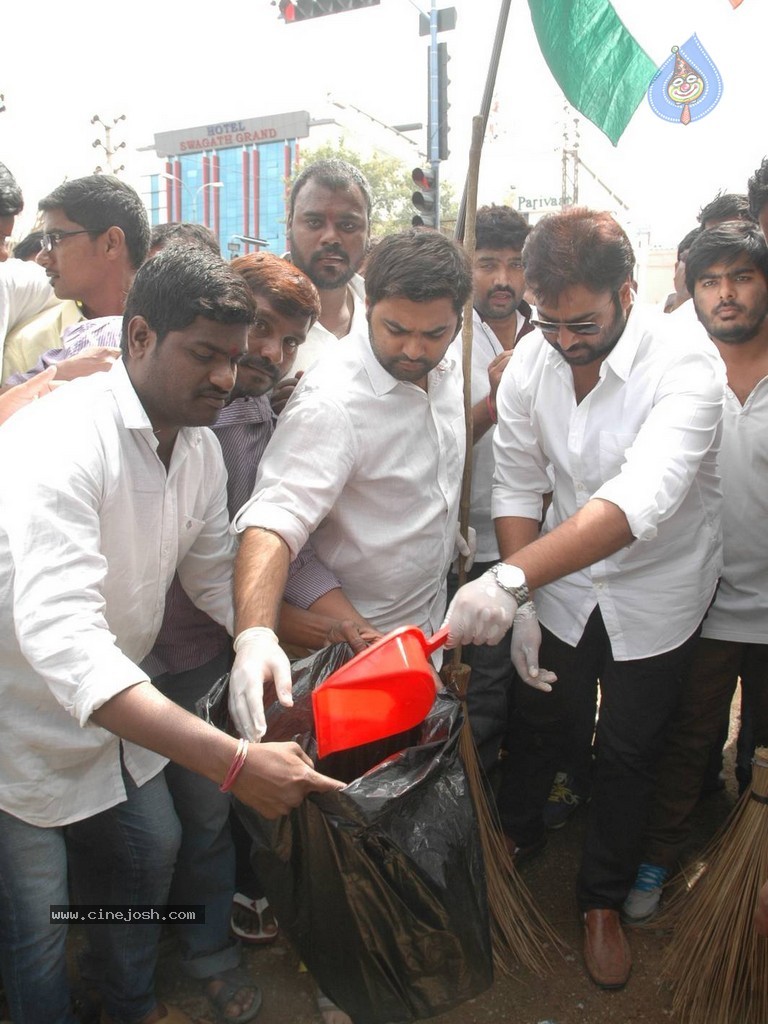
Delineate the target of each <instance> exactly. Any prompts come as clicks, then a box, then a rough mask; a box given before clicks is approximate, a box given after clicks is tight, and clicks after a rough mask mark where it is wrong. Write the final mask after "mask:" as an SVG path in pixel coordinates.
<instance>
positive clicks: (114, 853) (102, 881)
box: [0, 772, 180, 1024]
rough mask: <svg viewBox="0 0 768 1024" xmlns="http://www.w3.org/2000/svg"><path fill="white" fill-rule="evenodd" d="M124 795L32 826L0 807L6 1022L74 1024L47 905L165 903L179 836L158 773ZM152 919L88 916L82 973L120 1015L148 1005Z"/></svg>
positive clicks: (61, 937) (155, 933)
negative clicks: (94, 810) (79, 814)
mask: <svg viewBox="0 0 768 1024" xmlns="http://www.w3.org/2000/svg"><path fill="white" fill-rule="evenodd" d="M124 778H125V785H126V790H127V799H126V800H125V801H124V802H123V803H121V804H117V805H116V806H115V807H112V808H110V809H109V810H107V811H102V812H101V813H100V814H96V815H94V816H93V817H91V818H86V819H84V820H83V821H79V822H76V823H75V824H73V825H68V826H65V827H53V828H40V827H38V826H36V825H30V824H28V823H27V822H24V821H21V820H20V819H19V818H15V817H14V816H13V815H10V814H6V813H5V812H3V811H0V964H1V965H2V973H3V981H4V984H5V991H6V996H7V998H8V1002H9V1007H10V1012H11V1017H12V1019H13V1021H14V1024H75V1018H74V1016H73V1015H72V1011H71V1008H70V992H69V982H68V978H67V965H66V939H67V925H66V923H64V922H55V923H52V922H51V920H50V907H51V904H57V903H58V904H64V905H65V906H66V905H67V904H68V903H69V902H70V899H69V892H68V886H67V870H68V868H69V870H70V872H71V877H72V885H73V901H74V902H77V903H91V904H140V903H157V904H164V903H165V902H166V901H167V896H168V888H169V886H170V882H171V875H172V872H173V865H174V863H175V860H176V852H177V850H178V846H179V841H180V829H179V823H178V819H177V818H176V815H175V814H174V811H173V804H172V802H171V798H170V796H169V794H168V789H167V787H166V784H165V779H164V777H163V774H162V772H161V773H160V774H158V775H156V776H155V777H154V778H153V779H150V781H149V782H146V783H145V784H144V785H143V786H141V787H137V786H136V785H135V784H134V783H133V781H132V780H131V779H130V777H129V776H128V775H127V773H126V772H124ZM160 927H161V922H160V921H130V922H123V921H111V922H106V921H89V922H86V923H85V928H86V935H87V938H88V945H89V947H90V951H89V954H88V955H87V957H86V963H87V966H86V967H84V972H83V973H84V975H86V974H87V976H89V977H92V978H93V979H94V982H95V984H97V985H98V987H99V988H100V989H101V993H102V997H103V1006H104V1011H105V1012H106V1013H107V1014H108V1015H109V1016H110V1017H111V1018H112V1019H113V1020H114V1021H116V1022H119V1024H123V1022H126V1024H129V1022H132V1021H137V1020H140V1019H141V1018H142V1017H144V1016H145V1015H146V1014H148V1013H149V1012H150V1010H152V1009H153V1007H154V1006H155V1004H156V999H155V994H154V974H155V965H156V962H157V946H158V938H159V934H160Z"/></svg>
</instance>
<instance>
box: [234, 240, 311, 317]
mask: <svg viewBox="0 0 768 1024" xmlns="http://www.w3.org/2000/svg"><path fill="white" fill-rule="evenodd" d="M230 266H231V267H232V269H233V270H234V271H235V272H236V273H238V274H240V276H241V277H243V278H244V279H245V282H246V284H247V285H248V287H249V288H250V289H251V291H252V292H253V294H254V295H255V296H256V302H257V305H258V299H259V296H260V295H263V296H264V297H265V298H267V299H269V301H270V304H271V305H272V306H273V307H274V308H275V309H276V310H277V312H278V313H280V314H282V316H290V317H310V319H311V322H312V323H314V322H315V320H317V318H318V317H319V316H320V296H319V294H318V291H317V288H315V286H314V285H313V284H312V282H311V281H310V280H309V278H308V277H307V276H306V274H303V273H302V272H301V271H300V270H299V269H298V268H297V267H294V265H293V264H292V263H288V261H287V260H284V259H283V258H282V257H281V256H275V255H274V253H271V252H252V253H248V255H247V256H238V257H237V259H234V260H232V263H231V264H230Z"/></svg>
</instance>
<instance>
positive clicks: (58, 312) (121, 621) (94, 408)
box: [0, 158, 768, 1024]
mask: <svg viewBox="0 0 768 1024" xmlns="http://www.w3.org/2000/svg"><path fill="white" fill-rule="evenodd" d="M374 198H375V197H372V196H371V194H370V190H369V187H368V184H367V182H366V180H365V178H364V177H363V176H362V175H361V174H360V172H359V171H358V170H357V169H356V168H354V167H351V166H350V165H348V164H346V163H343V162H342V161H337V160H328V161H322V162H319V163H315V164H311V165H309V166H308V167H306V169H305V170H303V171H302V173H301V174H300V175H299V176H298V178H297V179H296V180H295V182H294V183H293V186H292V190H291V195H290V203H289V216H288V224H287V236H288V244H289V253H288V254H286V256H285V257H279V256H276V255H270V254H266V253H261V254H252V255H247V256H244V257H241V258H239V259H236V260H234V261H232V262H229V263H227V262H225V261H224V260H223V259H222V258H221V255H220V253H219V249H218V244H217V242H216V239H215V238H214V237H213V236H212V235H211V234H210V232H207V231H206V229H204V228H202V227H200V226H198V225H173V226H163V228H161V229H156V230H155V231H154V232H151V231H150V228H149V225H148V222H147V217H146V213H145V211H144V209H143V206H142V204H141V201H140V199H139V197H138V196H137V195H136V193H135V192H134V190H133V189H131V188H130V186H128V185H126V184H125V183H123V182H121V181H119V180H118V179H116V178H113V177H111V176H108V175H94V176H90V177H85V178H81V179H76V180H74V181H67V182H65V183H64V184H63V185H61V186H59V187H58V188H56V189H55V190H54V191H53V192H51V193H50V195H48V196H46V197H45V198H44V199H42V200H41V201H40V203H39V211H40V217H41V224H40V233H39V237H38V238H36V239H35V244H36V245H37V247H38V248H37V250H36V252H37V255H36V258H35V260H30V261H25V260H22V259H7V258H6V257H8V256H9V253H8V250H7V247H6V245H5V238H6V237H7V236H11V235H12V233H13V220H14V217H15V216H16V215H17V214H18V213H19V212H20V210H21V209H22V206H23V198H22V195H21V191H20V189H19V187H18V185H17V184H16V182H15V181H14V179H13V176H12V175H11V174H10V172H9V171H7V169H6V168H5V167H3V166H2V165H0V233H1V234H0V239H2V247H1V248H0V260H2V261H3V262H0V344H2V349H1V350H0V354H1V355H2V363H3V374H2V389H1V391H0V422H2V421H5V422H4V425H3V426H2V428H1V429H0V460H1V461H2V465H3V468H4V471H5V477H6V481H10V482H12V483H11V485H9V486H4V487H3V488H2V490H0V551H2V561H1V562H0V593H1V598H0V618H1V619H2V628H1V629H0V693H2V697H3V701H4V707H5V712H6V721H8V722H9V723H12V729H10V730H8V731H7V735H6V740H5V742H4V744H3V746H2V749H0V964H1V965H2V976H3V983H4V987H5V995H6V999H7V1001H8V1005H9V1009H10V1013H11V1017H12V1019H13V1020H14V1022H15V1024H29V1022H38V1021H39V1022H45V1024H52V1022H56V1024H59V1022H60V1024H74V1022H75V1021H78V1020H80V1021H93V1020H101V1021H105V1022H108V1024H139V1022H140V1024H155V1022H157V1021H165V1022H166V1024H174V1022H183V1021H186V1020H188V1018H187V1017H186V1016H185V1015H184V1014H183V1013H182V1012H181V1010H179V1009H178V1008H177V1007H173V1006H170V1005H167V1004H163V1003H160V1002H158V1000H157V998H156V996H155V988H154V975H155V968H156V962H157V952H158V943H159V938H160V927H161V926H160V922H159V921H158V920H156V919H149V920H138V921H137V920H134V921H131V922H124V921H123V922H120V921H104V920H93V921H87V922H86V932H87V940H88V946H87V950H86V953H85V954H84V956H83V957H82V959H81V962H80V963H79V965H78V969H79V978H80V981H79V983H78V985H77V986H76V987H75V988H73V985H72V983H71V981H70V978H69V974H68V968H67V958H66V947H67V926H66V923H65V922H62V921H54V920H52V918H51V912H50V911H51V907H52V906H66V905H68V904H70V903H71V904H73V905H77V906H82V907H98V906H107V905H109V906H114V905H119V906H125V907H130V906H138V905H154V906H164V905H178V906H182V905H189V904H199V903H203V904H204V905H205V908H206V916H205V923H204V924H203V925H196V924H191V923H190V924H188V923H185V922H178V924H177V926H176V927H175V932H176V935H177V939H178V946H179V952H180V959H181V968H182V969H183V970H184V971H185V972H186V973H187V974H188V975H190V976H191V977H193V978H197V979H199V980H200V982H201V984H202V987H203V991H204V992H205V994H206V995H207V997H208V999H209V1000H210V1002H211V1005H212V1008H213V1010H214V1012H216V1013H217V1014H218V1017H219V1019H221V1020H223V1021H247V1020H250V1019H252V1018H254V1017H255V1016H256V1014H257V1013H258V1012H259V1008H260V1003H261V994H260V992H259V990H258V988H257V987H256V985H255V983H254V980H253V979H252V978H251V976H250V975H249V973H248V972H247V970H245V969H244V967H243V966H242V964H241V941H245V942H256V943H259V942H269V941H271V940H273V939H274V937H275V935H276V931H277V926H276V924H275V922H274V920H273V919H272V917H271V914H270V910H269V905H268V901H267V898H266V896H265V894H264V892H262V890H261V889H260V887H259V880H258V879H257V878H255V877H254V876H253V874H252V872H251V871H250V868H249V865H248V851H247V843H246V844H245V846H244V844H243V841H242V836H239V835H238V831H237V826H236V823H235V822H234V821H233V820H232V818H231V815H230V798H229V794H230V792H231V793H234V794H235V796H236V797H237V798H238V799H239V800H240V801H242V802H243V803H245V804H247V805H249V806H251V807H253V808H255V809H256V810H257V811H258V812H260V813H261V814H263V815H264V816H266V817H268V818H272V817H277V816H280V815H283V814H286V813H287V812H288V811H289V810H290V809H291V808H292V807H295V806H297V805H298V804H299V803H300V802H301V801H302V800H303V799H305V797H306V796H307V795H308V794H309V793H312V792H322V791H324V790H333V789H338V788H341V785H342V784H341V783H340V782H338V781H336V780H334V779H332V778H329V777H327V776H324V775H321V774H319V773H318V772H317V771H316V770H315V769H314V768H313V766H312V764H311V762H310V760H309V758H308V757H307V756H306V754H305V753H304V752H303V751H302V750H301V749H300V747H298V746H297V745H296V744H294V743H271V742H262V740H263V737H264V736H265V733H266V722H265V713H264V692H265V687H267V686H274V690H275V693H276V694H277V698H278V699H279V700H280V701H281V702H282V703H283V704H286V705H290V703H291V699H292V698H291V665H290V658H289V654H291V653H294V652H295V651H296V650H297V649H299V650H300V651H301V652H306V651H312V650H317V649H319V648H321V647H323V646H326V645H328V644H331V643H335V642H339V641H345V642H347V643H348V644H349V645H350V646H351V648H352V650H353V651H361V650H363V649H365V647H366V645H368V644H369V643H371V642H372V641H374V640H375V639H376V638H378V637H380V636H381V635H382V634H385V633H387V632H388V631H390V630H391V629H394V628H396V627H398V626H401V625H405V624H413V625H416V626H418V627H419V628H421V629H422V630H423V631H424V632H425V633H426V634H428V635H429V634H431V633H433V632H435V631H436V630H437V629H438V628H440V626H441V625H442V624H443V623H447V625H448V627H449V646H456V645H462V647H463V649H464V657H465V660H466V661H468V662H469V664H470V665H471V669H472V676H471V681H470V686H469V693H468V711H469V717H470V723H471V726H472V729H473V733H474V736H475V740H476V743H477V746H478V750H479V753H480V759H481V763H482V765H483V768H484V770H485V773H486V775H487V778H488V782H489V786H491V788H492V790H493V792H494V794H495V798H496V801H497V805H498V810H499V820H500V822H501V826H502V829H503V833H504V839H505V843H506V846H507V849H508V851H509V854H510V856H511V857H512V858H513V859H514V860H515V861H516V862H517V863H518V864H519V863H522V862H523V861H524V860H525V858H526V857H531V856H534V855H535V854H536V853H537V852H538V851H539V850H541V849H542V847H543V845H544V843H545V842H546V838H547V832H548V830H550V829H552V828H558V827H561V826H562V825H564V824H565V822H566V820H567V818H568V817H569V816H570V814H571V813H572V812H573V811H574V809H576V808H577V807H579V806H580V805H587V804H588V810H587V814H588V821H587V826H586V836H585V840H584V846H583V853H582V861H581V867H580V870H579V873H578V878H577V879H576V893H577V900H578V905H579V910H580V912H581V914H582V917H583V929H584V963H585V967H586V970H587V972H588V974H589V976H590V977H591V978H592V979H593V981H594V982H595V983H596V984H597V985H599V986H601V987H603V988H620V987H622V986H624V985H625V984H626V982H627V980H628V978H629V975H630V971H631V952H630V947H629V943H628V941H627V938H626V933H625V930H624V926H625V925H627V924H629V925H633V924H637V923H642V922H645V921H648V920H650V919H651V917H652V916H653V915H654V914H655V913H656V912H657V911H658V908H659V905H660V901H661V896H662V891H663V886H664V884H665V882H666V880H667V878H669V877H670V875H672V874H673V873H674V871H675V870H676V867H677V866H678V864H679V858H680V855H681V851H682V850H683V848H684V846H685V843H686V840H687V839H688V836H689V833H690V821H691V815H692V813H693V810H694V808H695V805H696V802H697V800H698V798H699V795H700V793H701V792H702V788H703V787H705V786H706V785H707V780H708V778H710V776H711V773H712V771H714V775H715V779H716V781H717V778H718V772H719V770H720V765H721V762H720V758H721V752H722V747H723V742H724V736H723V727H724V725H725V728H726V732H727V722H728V712H729V707H730V703H731V699H732V697H733V694H734V691H735V689H736V686H737V684H738V682H739V681H740V682H741V688H742V708H743V722H742V747H743V749H744V750H745V751H746V755H745V758H744V759H743V761H742V771H743V773H744V777H743V779H742V785H743V786H746V785H748V775H749V758H750V756H751V751H752V749H753V748H754V746H755V745H758V744H765V743H768V696H766V694H768V690H767V689H766V682H767V680H766V669H767V668H768V654H767V652H768V634H767V631H766V628H765V627H766V622H768V587H767V586H766V572H765V569H766V561H768V558H766V555H765V554H764V553H763V552H764V550H765V549H764V547H763V546H762V543H761V542H762V529H761V528H762V524H763V522H764V521H765V515H766V512H768V492H767V491H766V487H765V484H764V478H763V477H762V474H761V473H760V469H761V468H762V467H763V466H764V465H765V464H766V462H767V461H768V448H766V442H765V440H764V438H765V437H766V436H768V391H767V388H768V383H767V382H768V245H767V244H766V240H765V232H766V230H768V158H766V160H764V161H763V163H762V165H761V167H760V168H759V169H758V170H757V171H756V172H755V173H754V175H753V176H752V178H751V179H750V181H749V186H748V195H747V196H718V197H717V198H716V200H715V201H714V202H713V203H711V204H709V205H708V206H707V207H705V208H704V209H702V211H701V212H700V214H699V226H698V227H697V228H695V229H694V230H693V231H691V232H689V233H688V234H687V235H686V237H685V239H683V241H682V242H681V244H680V247H679V249H678V263H677V266H676V272H675V291H674V293H672V294H671V295H670V297H669V299H668V300H667V302H666V303H665V304H664V309H662V308H658V309H656V308H650V307H648V306H646V305H644V304H643V303H641V302H639V301H638V300H637V296H636V291H635V282H634V275H635V256H634V253H633V250H632V246H631V244H630V241H629V239H628V237H627V235H626V233H625V232H624V230H623V229H622V227H621V226H620V225H619V224H618V223H617V221H616V220H615V219H614V218H613V217H611V216H610V215H609V214H607V213H603V212H598V211H593V210H588V209H585V208H578V207H577V208H570V209H567V210H563V211H562V212H559V213H555V214H550V215H548V216H546V217H544V218H543V219H542V220H540V221H539V222H538V223H537V224H536V225H535V226H533V227H532V228H531V227H530V226H529V225H528V224H527V223H526V221H525V220H524V219H523V218H522V217H521V216H520V215H519V214H517V213H515V212H514V211H512V210H510V209H508V208H506V207H503V206H489V207H483V208H482V209H481V210H479V211H478V214H477V229H476V247H475V250H474V252H473V254H472V258H471V259H470V258H469V256H468V255H467V254H466V253H465V251H464V249H463V248H462V246H461V245H459V244H458V243H456V242H454V241H452V240H449V239H448V238H446V237H445V236H443V235H442V234H440V233H438V232H435V231H431V230H410V231H405V232H402V233H399V234H392V235H388V236H386V237H384V238H382V239H380V240H379V241H378V242H377V244H376V246H375V247H370V245H369V242H370V228H371V211H372V206H373V201H374ZM32 252H33V255H34V253H35V250H34V248H33V250H32ZM363 266H364V271H363V273H361V270H363ZM470 297H471V300H472V308H473V312H472V352H471V367H472V369H471V382H469V386H470V388H471V414H472V428H473V430H472V433H473V442H474V443H473V450H472V452H471V453H470V457H471V464H472V493H471V515H470V521H471V528H470V530H469V531H467V536H462V534H461V532H460V530H459V527H458V519H459V499H460V491H461V481H462V471H463V466H464V462H465V458H466V457H467V452H466V430H465V420H464V406H463V397H462V392H463V386H464V381H463V375H462V369H461V364H462V359H461V337H460V332H461V327H462V319H463V316H464V310H465V306H466V304H467V303H468V301H469V300H470ZM43 396H45V397H44V400H43V401H37V400H36V399H38V398H42V397H43ZM457 555H461V556H462V557H464V558H465V560H466V563H465V564H466V568H467V578H468V582H466V583H465V584H464V585H461V586H460V585H459V577H458V576H457V573H456V571H455V568H454V569H452V565H453V564H454V560H455V559H456V557H457ZM473 559H475V561H474V565H472V560H473ZM227 671H229V673H230V674H229V708H230V713H231V716H232V719H233V721H234V723H235V725H236V727H237V730H238V732H239V736H240V739H239V740H238V739H236V738H232V737H231V736H228V735H226V734H225V733H223V732H220V731H219V730H217V729H215V728H213V727H212V726H210V725H207V724H206V723H204V722H203V721H202V720H201V719H199V718H198V717H196V716H195V714H194V708H195V704H196V702H197V700H198V699H199V698H200V697H202V696H203V695H204V694H205V693H207V692H208V691H209V690H210V688H211V687H212V686H213V684H214V683H215V682H216V681H217V679H219V677H221V676H222V675H223V674H224V673H226V672H227ZM598 709H599V710H598ZM713 765H714V768H713ZM764 895H765V897H766V898H765V900H764V901H761V907H760V910H759V913H758V916H757V918H756V926H757V927H759V928H761V929H763V930H765V924H764V922H765V920H766V919H767V918H766V911H767V909H768V890H766V891H765V893H764ZM756 909H757V908H756ZM318 1008H319V1010H320V1012H321V1013H322V1015H323V1018H324V1020H325V1022H326V1024H349V1017H348V1016H347V1015H346V1014H345V1013H344V1012H343V1010H341V1009H339V1008H338V1007H336V1006H334V1004H333V1003H332V1002H330V1000H329V999H327V997H326V996H325V995H324V994H323V993H322V992H318Z"/></svg>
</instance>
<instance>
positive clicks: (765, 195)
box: [747, 156, 768, 220]
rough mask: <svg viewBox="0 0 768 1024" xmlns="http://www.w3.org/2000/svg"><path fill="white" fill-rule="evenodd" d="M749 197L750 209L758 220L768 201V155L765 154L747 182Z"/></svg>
mask: <svg viewBox="0 0 768 1024" xmlns="http://www.w3.org/2000/svg"><path fill="white" fill-rule="evenodd" d="M747 198H748V199H749V211H750V213H751V214H752V216H753V217H754V218H755V220H757V218H758V217H759V216H760V211H761V210H762V209H763V207H764V206H765V204H766V203H768V156H764V157H763V159H762V162H761V164H760V166H759V167H758V168H757V170H756V171H755V173H754V174H753V175H752V177H751V178H750V179H749V181H748V182H747Z"/></svg>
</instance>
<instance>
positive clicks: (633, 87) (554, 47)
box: [528, 0, 656, 146]
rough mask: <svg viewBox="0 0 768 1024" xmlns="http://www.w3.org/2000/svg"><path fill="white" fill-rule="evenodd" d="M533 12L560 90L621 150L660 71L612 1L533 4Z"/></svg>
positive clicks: (560, 0) (561, 0)
mask: <svg viewBox="0 0 768 1024" xmlns="http://www.w3.org/2000/svg"><path fill="white" fill-rule="evenodd" d="M528 6H529V7H530V9H531V17H532V19H533V27H534V30H535V32H536V36H537V38H538V41H539V46H540V47H541V52H542V54H543V55H544V59H545V60H546V62H547V64H548V65H549V69H550V71H551V72H552V74H553V76H554V78H555V80H556V81H557V84H558V85H559V86H560V88H561V89H562V90H563V93H564V94H565V96H566V98H567V99H568V101H569V102H570V103H571V104H572V105H573V106H574V107H576V109H577V110H578V111H580V112H581V113H582V114H583V115H584V117H586V118H589V120H590V121H592V123H593V124H595V125H597V127H598V128H599V129H600V130H601V131H602V132H604V133H605V134H606V135H607V136H608V138H609V139H610V140H611V142H612V143H613V144H614V146H615V145H616V143H617V142H618V141H619V138H620V137H621V134H622V132H623V131H624V129H625V128H626V127H627V125H628V124H629V121H630V119H631V118H632V115H633V114H634V112H635V111H636V110H637V108H638V106H639V105H640V103H641V102H642V100H643V97H644V96H645V93H646V90H647V89H648V86H649V84H650V81H651V79H652V78H653V76H654V74H655V73H656V65H655V64H654V62H653V61H652V60H651V58H650V57H649V56H648V54H647V53H646V52H645V50H643V48H642V47H641V46H640V44H639V43H638V42H637V40H636V39H635V38H634V36H633V35H632V34H631V33H630V32H628V31H627V29H626V28H625V26H624V24H623V22H622V21H621V19H620V18H619V16H618V14H617V13H616V11H615V9H614V6H613V4H612V3H610V2H609V0H528Z"/></svg>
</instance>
